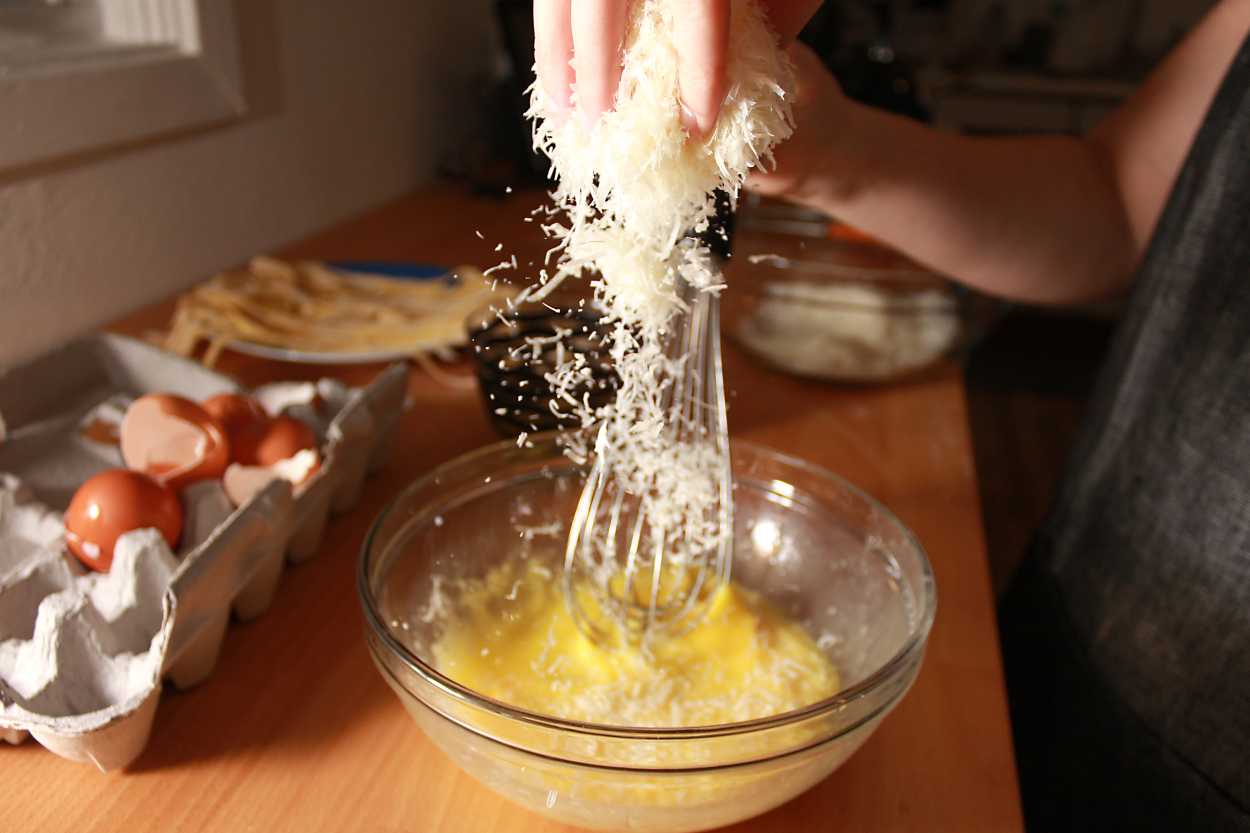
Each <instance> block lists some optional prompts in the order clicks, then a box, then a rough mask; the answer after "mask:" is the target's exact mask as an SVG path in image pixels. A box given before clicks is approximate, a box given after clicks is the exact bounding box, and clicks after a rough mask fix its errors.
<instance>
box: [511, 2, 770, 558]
mask: <svg viewBox="0 0 1250 833" xmlns="http://www.w3.org/2000/svg"><path fill="white" fill-rule="evenodd" d="M687 2H688V0H641V1H640V2H637V3H634V4H632V8H631V12H630V18H629V23H628V26H627V30H626V35H625V39H624V45H623V51H622V73H621V82H620V87H619V91H618V93H617V98H616V101H615V106H614V107H613V109H612V110H610V111H609V112H607V113H605V114H603V116H602V117H601V118H599V119H598V120H597V121H596V122H595V123H594V124H593V126H591V127H589V128H587V126H586V125H585V123H584V122H583V120H581V119H579V118H570V119H556V118H550V116H551V115H553V113H552V111H551V110H550V109H549V107H548V102H547V100H546V98H545V95H544V87H543V85H542V83H541V79H540V81H539V82H537V83H535V84H534V85H533V87H532V88H531V91H530V109H529V115H530V117H531V118H532V119H533V135H534V145H535V147H536V148H538V149H540V150H542V151H543V152H544V153H546V154H547V156H548V157H549V158H550V160H551V178H552V179H553V181H554V182H555V188H554V190H553V192H552V206H551V208H549V209H547V210H545V211H543V210H538V211H535V212H534V216H540V217H541V215H542V214H546V216H547V217H548V218H550V219H548V220H546V221H542V220H540V227H541V228H542V230H543V232H544V234H546V236H547V237H548V238H549V239H550V240H552V241H553V244H554V245H553V246H552V248H551V249H550V250H549V251H548V252H547V257H546V260H545V261H544V263H545V264H547V265H548V267H549V268H548V269H547V270H543V271H542V272H541V273H540V279H539V280H538V281H537V282H536V283H534V284H531V285H530V286H529V287H527V288H526V289H525V290H523V291H522V292H521V294H520V296H518V298H517V299H516V303H518V304H519V303H521V302H522V301H528V302H534V303H537V302H542V301H544V299H546V298H548V297H550V296H551V294H552V293H553V292H554V291H555V290H556V289H557V288H558V287H560V286H561V284H562V283H563V282H564V281H565V280H567V279H570V278H587V279H589V281H590V284H591V287H592V289H593V292H594V299H595V303H596V305H597V306H598V307H599V308H601V309H602V310H603V311H604V313H605V315H604V318H603V321H602V325H603V330H604V332H603V335H602V349H603V351H604V352H606V354H607V355H608V357H609V358H610V360H611V363H612V366H613V368H614V370H615V372H616V375H617V377H618V380H617V381H618V384H617V389H616V395H615V398H614V401H612V402H610V403H608V404H606V405H597V406H596V405H592V404H591V402H590V398H589V394H588V393H587V392H586V391H585V385H584V382H585V378H586V377H585V374H584V371H585V369H586V368H585V357H584V356H583V355H582V354H581V353H580V352H578V351H576V350H572V349H569V350H557V351H556V358H555V360H554V362H553V366H552V367H551V368H550V369H549V370H548V371H547V373H546V379H547V382H548V384H549V385H550V386H551V389H552V394H553V395H552V397H551V400H550V408H551V410H552V412H553V413H554V414H555V415H556V416H558V417H562V418H572V419H573V420H574V421H576V422H580V424H582V425H583V426H591V425H598V426H599V430H598V431H597V432H587V433H583V434H580V435H574V436H572V437H570V438H569V439H568V441H567V446H566V450H567V451H568V454H569V456H570V457H571V458H572V459H574V460H579V461H581V460H587V459H590V458H591V457H592V456H593V457H595V458H596V459H598V460H599V461H600V462H601V463H603V464H604V465H605V466H606V470H607V471H608V477H609V479H610V480H611V482H612V483H613V484H615V487H616V488H620V489H622V490H624V491H625V492H626V493H628V494H630V495H632V496H634V497H636V498H637V499H639V500H640V501H641V511H642V512H643V513H644V515H645V516H646V518H647V521H648V523H649V524H650V526H651V528H652V530H653V531H657V530H658V533H657V534H659V535H660V536H661V537H662V538H663V542H664V546H665V548H666V549H665V551H666V552H667V553H668V554H667V555H666V559H668V560H669V561H670V562H671V563H674V564H681V563H683V562H684V563H686V564H692V563H694V562H695V561H696V560H698V559H700V558H707V556H708V553H709V552H712V551H713V550H715V549H716V547H717V545H718V544H719V542H720V537H721V536H722V535H723V533H724V529H723V524H722V516H721V514H720V513H719V511H718V506H719V501H720V500H721V494H720V489H719V484H720V477H721V473H722V472H723V471H724V466H725V464H726V461H725V459H724V456H723V452H722V451H720V450H718V448H717V447H716V445H715V443H714V442H713V441H712V440H713V439H714V438H709V437H703V438H701V439H700V438H699V436H698V432H697V431H695V432H678V431H673V430H670V429H671V428H672V427H673V422H674V420H675V419H677V418H678V417H674V415H673V413H672V411H673V402H672V399H673V391H674V390H675V389H677V388H679V387H681V385H680V382H681V380H682V378H683V375H684V374H685V372H686V367H685V366H686V362H687V358H688V357H687V356H686V355H683V354H682V353H680V352H679V351H678V350H676V349H674V348H675V340H674V338H673V335H672V333H673V331H674V330H675V329H676V328H675V327H673V326H672V324H673V322H674V320H675V317H676V316H677V315H678V313H679V312H681V311H682V310H684V309H686V308H687V307H688V304H689V301H690V299H691V298H693V297H695V295H694V294H693V293H697V292H701V291H709V292H719V291H720V290H721V288H722V286H723V284H722V282H721V280H720V276H719V270H718V268H717V265H716V264H715V262H714V261H713V258H712V255H711V253H710V251H709V250H708V248H707V246H706V245H705V244H704V243H702V242H701V241H699V240H698V238H697V237H695V236H693V235H694V234H696V233H701V232H704V231H706V230H707V229H708V226H709V221H710V220H711V219H712V218H713V217H714V216H715V213H716V196H715V195H716V192H717V191H722V192H724V193H725V194H727V195H728V197H729V200H730V204H731V205H734V204H736V201H737V196H738V193H739V190H740V189H741V186H742V183H743V181H744V180H745V179H746V177H747V175H748V174H749V173H750V171H751V170H752V169H753V168H758V167H762V166H765V165H767V164H769V163H770V162H771V159H772V153H773V148H774V147H775V146H776V144H777V143H778V142H780V141H782V140H784V139H786V138H787V137H789V135H790V134H791V132H792V130H793V114H792V102H791V97H792V96H791V91H792V90H793V89H794V69H793V66H792V64H791V62H790V60H789V58H788V56H787V55H786V53H785V52H784V51H783V50H782V49H781V47H780V45H779V43H778V40H777V38H776V36H775V34H774V33H773V32H772V31H771V30H770V29H769V27H768V25H767V23H766V22H765V19H764V16H763V14H762V12H761V11H760V9H759V7H758V6H757V5H756V3H755V2H754V0H733V2H732V10H731V16H730V33H729V46H728V53H727V61H726V75H727V79H726V80H727V84H726V89H727V90H728V93H727V94H726V97H725V100H724V104H723V107H722V110H721V113H720V116H719V118H718V120H717V122H716V124H715V126H714V128H713V129H712V131H711V132H710V134H709V135H707V136H706V137H704V138H695V137H691V136H689V135H688V134H687V132H686V130H685V128H684V126H683V124H682V116H681V96H680V90H679V83H678V63H679V54H680V52H681V50H682V49H683V48H684V47H683V44H682V43H681V42H680V41H679V39H678V38H677V36H676V34H675V32H676V28H675V20H676V17H677V15H678V14H679V13H680V12H682V10H683V9H684V7H685V5H686V4H687ZM574 97H575V98H576V90H574ZM557 211H559V212H563V215H564V216H563V217H562V218H558V219H557V218H555V217H554V216H553V215H555V214H556V212H557ZM510 265H511V266H512V267H513V268H515V267H516V260H515V256H514V257H513V259H512V261H511V264H510ZM501 266H502V264H501ZM495 268H499V267H495ZM492 271H493V270H487V272H486V274H490V272H492ZM534 355H535V356H538V355H546V356H548V360H549V359H550V353H549V352H548V353H543V352H542V351H539V350H537V349H536V350H535V354H534ZM591 436H594V437H595V439H594V441H593V443H594V445H593V448H592V447H588V444H589V442H590V441H589V440H588V439H586V438H589V437H591ZM690 436H694V437H695V439H694V440H691V439H688V438H689V437H690ZM612 554H613V548H612V547H610V546H608V547H605V548H604V551H603V553H602V555H603V559H602V561H601V563H599V564H597V565H594V569H595V570H596V572H597V573H598V574H599V575H601V576H605V577H606V576H609V575H611V573H612V571H613V568H614V567H615V566H619V565H614V564H613V563H612ZM605 580H606V579H605Z"/></svg>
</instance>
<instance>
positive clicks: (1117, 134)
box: [751, 0, 1250, 303]
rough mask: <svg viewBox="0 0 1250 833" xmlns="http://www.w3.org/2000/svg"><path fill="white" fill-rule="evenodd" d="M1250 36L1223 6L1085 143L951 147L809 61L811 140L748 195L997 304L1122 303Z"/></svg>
mask: <svg viewBox="0 0 1250 833" xmlns="http://www.w3.org/2000/svg"><path fill="white" fill-rule="evenodd" d="M1248 29H1250V0H1224V2H1222V3H1220V4H1219V5H1218V6H1217V7H1216V8H1215V9H1213V10H1212V12H1211V13H1210V14H1208V15H1207V17H1206V18H1204V20H1203V21H1202V22H1201V23H1200V24H1199V25H1198V26H1197V27H1196V28H1195V29H1194V31H1193V32H1192V33H1191V34H1190V35H1189V36H1188V37H1187V38H1186V40H1185V41H1184V42H1183V43H1182V44H1181V45H1180V46H1179V47H1178V48H1177V49H1176V50H1175V51H1174V52H1173V53H1172V55H1170V56H1169V57H1168V59H1167V60H1166V61H1164V62H1163V64H1161V65H1160V66H1159V68H1158V69H1156V70H1155V72H1154V73H1153V74H1152V75H1151V77H1150V79H1149V80H1148V81H1147V82H1146V83H1145V84H1144V85H1143V86H1142V87H1141V89H1140V90H1138V91H1137V92H1136V93H1135V94H1134V95H1133V97H1132V98H1131V99H1130V100H1129V101H1128V102H1126V103H1125V104H1124V105H1123V106H1122V107H1121V108H1120V109H1118V110H1117V111H1116V112H1115V113H1114V114H1112V115H1111V116H1109V117H1108V118H1107V119H1106V120H1105V121H1104V122H1103V123H1102V124H1100V125H1099V126H1098V127H1097V128H1095V130H1094V131H1093V132H1092V133H1091V134H1090V135H1089V136H1088V137H1086V138H1083V139H1077V138H1067V137H1033V138H975V137H965V136H957V135H953V134H947V133H942V132H939V131H936V130H933V129H931V128H928V127H925V126H923V125H921V124H919V123H916V122H913V121H910V120H907V119H903V118H900V117H897V116H893V115H890V114H887V113H884V112H881V111H878V110H874V109H872V108H869V107H865V106H863V105H860V104H856V103H854V102H851V101H849V100H848V99H846V98H845V97H843V96H842V94H841V92H840V91H839V90H838V87H837V84H836V82H835V81H834V80H833V79H832V77H830V76H829V75H828V73H827V72H826V71H825V70H824V68H823V67H822V66H821V65H820V63H819V61H818V60H817V59H816V58H815V56H814V55H812V54H811V53H810V52H808V51H805V50H797V51H796V60H797V61H798V62H799V65H800V78H801V82H802V85H803V86H802V89H801V92H800V106H799V113H798V119H799V125H798V130H797V131H796V133H795V136H794V138H792V139H791V140H790V141H789V142H788V143H787V144H786V145H783V146H782V147H781V149H780V151H779V152H778V154H777V167H776V170H775V171H774V172H771V173H765V174H762V175H758V176H756V177H754V178H753V179H752V182H751V185H752V187H754V188H756V189H757V190H760V191H762V192H764V193H770V194H775V195H780V196H786V197H790V198H793V199H795V200H796V201H799V202H802V203H805V204H808V205H810V206H813V207H816V208H819V209H822V210H824V211H827V212H828V213H830V214H832V215H834V216H836V217H837V218H839V219H840V220H843V221H845V222H848V223H851V224H852V225H854V226H856V227H858V228H860V229H862V230H864V231H866V232H868V233H869V234H872V235H874V236H875V237H878V238H880V239H881V240H883V241H885V242H887V243H889V244H891V245H894V246H896V247H898V248H899V249H901V250H902V251H904V252H906V253H907V254H909V255H911V256H912V257H914V258H916V259H917V260H919V261H921V262H923V263H925V264H927V265H929V266H930V267H933V268H935V269H937V270H939V271H942V272H944V273H947V274H949V275H951V276H953V277H955V278H957V279H959V280H961V281H963V282H965V283H968V284H970V285H973V286H976V287H979V288H981V289H984V290H986V291H988V292H992V293H994V294H998V295H1002V296H1006V297H1011V298H1016V299H1019V300H1027V301H1034V302H1050V303H1062V302H1073V301H1081V300H1090V299H1096V298H1101V297H1107V296H1111V295H1114V294H1116V293H1118V292H1119V291H1121V290H1123V289H1124V288H1125V287H1126V286H1127V283H1128V281H1129V280H1130V278H1131V276H1132V273H1133V269H1134V267H1135V265H1136V263H1137V261H1138V260H1139V258H1140V257H1141V255H1142V253H1143V252H1144V250H1145V247H1146V245H1147V243H1148V242H1149V239H1150V235H1151V233H1152V232H1153V229H1154V225H1155V223H1156V222H1157V221H1158V218H1159V214H1160V213H1161V211H1162V209H1163V204H1164V201H1165V200H1166V198H1167V195H1168V193H1169V191H1170V190H1171V187H1172V183H1173V182H1174V181H1175V179H1176V175H1177V173H1178V172H1179V170H1180V166H1181V164H1182V162H1183V161H1184V158H1185V154H1186V152H1187V151H1188V148H1189V145H1190V144H1191V143H1192V141H1193V138H1194V135H1195V134H1196V133H1197V130H1198V127H1199V125H1200V123H1201V120H1202V117H1203V115H1204V114H1205V112H1206V109H1207V107H1208V106H1209V104H1210V102H1211V99H1212V97H1213V96H1214V94H1215V90H1216V88H1217V87H1218V86H1219V82H1220V80H1221V78H1222V77H1223V75H1224V73H1225V71H1226V70H1227V67H1228V65H1229V63H1230V62H1231V59H1232V56H1233V55H1234V53H1235V52H1236V50H1237V48H1238V46H1239V45H1240V44H1241V42H1242V40H1243V39H1244V38H1245V36H1246V33H1247V30H1248Z"/></svg>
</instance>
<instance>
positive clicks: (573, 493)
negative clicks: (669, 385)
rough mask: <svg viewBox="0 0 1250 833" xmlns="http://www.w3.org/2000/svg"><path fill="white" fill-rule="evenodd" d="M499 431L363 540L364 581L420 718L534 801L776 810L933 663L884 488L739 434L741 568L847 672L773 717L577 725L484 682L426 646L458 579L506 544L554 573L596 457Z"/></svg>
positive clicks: (485, 776) (927, 582)
mask: <svg viewBox="0 0 1250 833" xmlns="http://www.w3.org/2000/svg"><path fill="white" fill-rule="evenodd" d="M532 443H533V445H532V447H529V446H527V447H525V448H518V447H517V446H516V444H515V443H511V442H503V443H499V444H496V445H492V446H489V447H486V448H483V449H480V450H478V451H475V452H472V453H470V454H467V455H465V456H463V457H460V458H458V459H456V460H453V461H452V462H450V463H447V464H445V465H443V466H441V467H439V468H437V469H435V470H434V471H432V472H430V473H429V474H428V475H426V476H425V477H423V478H421V479H420V480H418V481H417V482H415V483H413V484H412V485H411V486H409V487H408V488H407V489H405V490H404V492H403V493H401V494H400V495H399V497H398V498H396V500H395V501H394V502H393V503H392V504H391V506H390V507H389V508H388V509H387V510H386V511H385V512H383V513H382V515H381V516H380V517H379V518H378V520H377V521H376V522H375V523H374V525H373V528H372V529H371V530H370V532H369V535H368V537H367V538H366V540H365V544H364V549H363V552H362V555H361V560H360V568H359V576H358V579H359V585H358V586H359V591H360V597H361V601H362V605H363V608H364V614H365V619H366V621H367V628H366V636H367V640H368V645H369V649H370V652H371V653H372V655H373V659H374V661H375V662H376V664H377V667H378V669H379V670H380V671H381V673H382V676H383V677H384V678H385V679H386V681H387V683H388V684H389V685H390V686H391V688H392V689H393V690H394V691H395V693H396V694H397V695H398V696H399V699H400V700H401V701H402V702H403V704H404V706H405V707H406V708H407V710H408V711H409V713H410V714H411V715H412V716H413V718H414V719H415V720H416V721H417V724H418V725H419V726H420V727H421V729H422V730H423V731H424V732H425V733H426V735H427V736H429V738H430V739H431V740H432V741H434V743H435V744H437V745H438V746H439V748H441V749H442V750H443V751H444V752H445V753H446V754H447V756H448V757H450V758H451V759H452V760H453V761H455V762H456V763H457V764H458V765H460V766H461V767H462V768H463V769H464V770H465V771H466V772H468V773H470V774H471V775H473V776H474V777H475V778H477V779H478V780H479V781H481V782H482V783H483V784H485V785H486V786H488V787H490V788H491V789H493V790H495V791H496V792H498V793H500V794H501V795H504V796H506V797H507V798H510V799H512V800H513V801H515V802H517V803H518V804H521V805H522V806H524V807H526V808H528V809H530V810H533V811H535V812H537V813H541V814H543V815H547V816H550V817H553V818H555V819H558V820H560V821H563V822H567V823H571V824H575V825H580V826H582V827H588V828H595V829H603V830H639V831H688V830H703V829H707V828H711V827H718V826H720V825H724V824H730V823H732V822H735V821H739V820H741V819H745V818H749V817H751V816H754V815H757V814H759V813H763V812H765V811H766V810H769V809H771V808H773V807H775V806H777V805H779V804H781V803H783V802H785V801H788V800H789V799H791V798H793V797H794V796H796V795H798V794H799V793H800V792H803V791H804V790H806V789H808V788H809V787H811V786H812V785H814V784H816V783H817V782H818V781H820V780H821V779H823V778H824V777H825V776H827V775H828V774H829V773H830V772H832V771H833V770H834V769H836V768H837V767H838V766H839V765H840V764H841V763H842V762H843V761H845V760H846V759H847V758H848V757H849V756H850V755H851V754H852V753H853V752H854V751H855V750H856V749H858V748H859V746H860V745H861V744H862V743H863V742H864V741H865V740H867V738H868V737H869V735H871V734H872V732H873V730H874V729H876V727H877V725H878V724H879V723H880V722H881V719H882V718H883V717H885V715H886V714H887V712H889V711H890V709H891V708H892V707H893V706H894V705H895V704H897V703H898V701H899V699H900V698H901V697H902V696H903V695H904V694H905V693H906V691H907V689H908V688H909V687H910V685H911V683H912V681H913V680H914V679H915V677H916V674H917V672H918V671H919V669H920V663H921V660H922V659H923V656H924V650H925V641H926V638H927V636H928V633H929V628H930V626H931V624H932V623H933V616H934V611H935V608H936V601H937V599H936V590H935V587H934V581H933V573H932V570H931V569H930V566H929V562H928V560H927V559H926V557H925V554H924V551H923V550H922V549H921V547H920V544H919V542H917V540H916V538H915V537H914V536H913V535H912V534H911V533H910V532H909V531H908V530H907V529H906V528H905V527H904V526H903V525H902V524H901V523H899V521H898V520H897V519H896V518H895V517H894V516H893V515H892V514H891V513H890V512H889V511H888V510H886V509H885V508H884V507H883V506H881V504H879V503H877V502H876V501H875V500H873V499H872V498H870V497H868V496H867V495H865V494H864V493H863V492H860V491H859V490H858V489H856V488H855V487H854V486H852V485H850V484H849V483H847V482H846V481H844V480H842V479H840V478H838V477H836V476H834V475H832V474H830V473H829V472H826V471H824V470H822V469H820V468H817V467H816V466H813V465H810V464H808V463H805V462H803V461H801V460H797V459H795V458H793V457H787V456H784V455H781V454H778V453H776V452H774V451H770V450H768V449H765V448H761V447H759V446H755V445H750V444H746V443H741V442H739V443H734V444H733V446H732V454H733V470H734V479H735V491H734V500H735V515H734V536H735V539H734V540H735V550H734V564H733V575H734V580H735V581H738V582H740V583H741V584H742V585H744V586H746V587H748V588H751V589H753V590H756V591H758V592H760V593H761V594H763V595H764V596H765V597H766V598H767V599H768V600H769V601H770V602H771V603H772V604H773V605H774V606H776V607H777V608H778V609H780V610H781V611H783V612H785V613H786V614H788V615H789V616H790V617H792V618H793V619H795V620H797V621H799V622H801V623H803V624H804V625H805V626H806V627H807V629H808V630H809V632H810V633H812V634H813V635H814V636H815V635H819V638H818V640H817V644H818V645H819V646H820V648H821V649H822V650H824V651H826V653H827V655H828V656H829V658H830V659H831V660H832V662H833V663H834V665H835V666H836V667H837V669H838V671H839V673H840V675H841V679H842V684H843V688H842V690H841V691H840V692H838V693H837V694H836V695H835V696H833V697H830V698H828V699H826V700H822V701H820V702H817V703H813V704H811V705H810V706H807V707H805V708H802V709H799V710H796V711H790V712H786V713H784V714H778V715H776V716H773V717H769V718H764V719H760V720H752V721H748V722H742V723H733V724H725V725H718V726H700V727H693V728H637V727H628V726H609V725H597V724H586V723H578V722H575V721H570V720H562V719H558V718H555V717H550V716H546V715H543V714H538V713H534V712H528V711H524V710H521V709H518V708H514V707H512V706H509V705H508V704H507V703H502V702H499V701H497V700H493V699H490V698H489V697H485V696H483V695H481V694H479V693H477V692H475V691H472V690H470V689H468V688H466V687H464V686H462V685H459V684H458V683H457V682H456V681H455V680H453V679H450V678H448V677H447V676H445V675H443V674H442V673H440V672H439V670H438V669H437V668H436V667H435V664H434V659H433V652H432V645H433V644H434V643H435V641H436V640H437V638H438V636H439V634H440V628H441V627H442V626H443V624H444V622H445V618H444V614H445V613H446V612H447V611H448V610H452V609H454V606H455V604H456V600H455V598H454V594H452V593H449V592H448V588H449V587H454V586H455V583H456V581H457V580H458V579H462V578H480V577H481V576H483V575H484V574H485V573H486V572H487V571H488V570H490V569H491V568H492V567H493V566H495V565H497V564H499V563H500V562H501V561H502V560H504V559H509V558H519V557H523V558H532V559H533V558H537V559H546V560H549V561H550V564H549V566H550V569H551V571H552V577H553V581H558V580H559V573H558V570H559V569H560V563H561V559H562V557H563V552H564V538H565V536H566V534H567V528H568V521H569V519H570V518H571V517H572V515H573V507H574V505H575V504H576V502H577V499H578V496H579V495H580V493H581V488H582V483H583V478H584V476H585V471H584V469H582V468H580V467H578V466H577V465H575V464H574V463H572V462H571V461H569V460H568V459H567V458H565V457H564V456H562V455H561V454H560V451H559V447H558V445H557V443H556V440H555V438H554V437H553V436H551V435H540V436H538V437H534V438H532Z"/></svg>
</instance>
